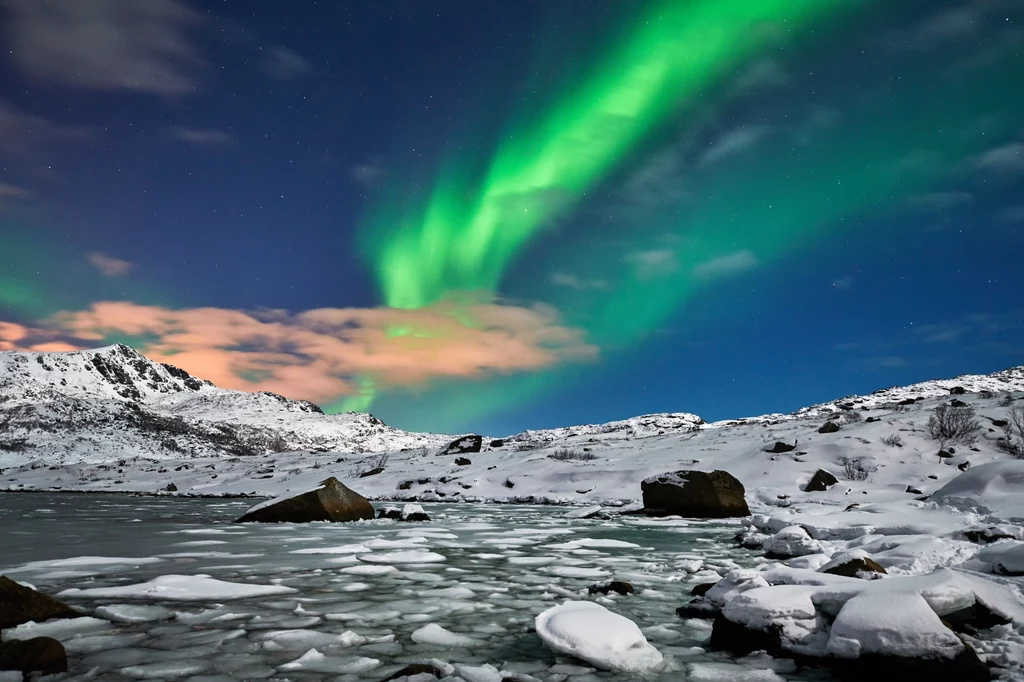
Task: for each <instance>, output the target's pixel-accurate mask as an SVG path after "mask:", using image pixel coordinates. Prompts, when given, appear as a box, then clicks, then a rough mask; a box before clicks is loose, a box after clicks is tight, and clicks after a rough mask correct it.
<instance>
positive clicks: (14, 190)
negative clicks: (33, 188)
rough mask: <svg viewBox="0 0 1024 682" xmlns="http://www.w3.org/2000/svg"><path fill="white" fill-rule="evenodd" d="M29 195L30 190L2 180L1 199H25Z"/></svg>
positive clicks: (0, 186)
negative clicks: (6, 183) (7, 183)
mask: <svg viewBox="0 0 1024 682" xmlns="http://www.w3.org/2000/svg"><path fill="white" fill-rule="evenodd" d="M28 196H29V193H28V190H26V189H23V188H21V187H17V186H15V185H5V184H4V183H2V182H0V199H25V198H27V197H28Z"/></svg>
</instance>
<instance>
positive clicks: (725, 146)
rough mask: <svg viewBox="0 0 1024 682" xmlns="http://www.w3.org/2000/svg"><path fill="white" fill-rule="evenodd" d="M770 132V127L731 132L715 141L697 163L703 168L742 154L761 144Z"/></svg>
mask: <svg viewBox="0 0 1024 682" xmlns="http://www.w3.org/2000/svg"><path fill="white" fill-rule="evenodd" d="M770 131H771V128H769V127H768V126H744V127H742V128H737V129H736V130H731V131H729V132H727V133H725V134H724V135H722V136H721V137H719V138H718V139H717V140H715V141H714V142H713V143H712V145H711V147H710V148H709V149H708V150H707V151H705V152H704V153H703V154H701V155H700V158H699V159H698V160H697V162H698V163H699V164H700V165H701V166H708V165H711V164H714V163H718V162H719V161H721V160H722V159H726V158H729V157H730V156H735V155H736V154H740V153H742V152H744V151H746V150H748V149H750V148H752V147H753V146H754V145H756V144H757V143H758V142H760V141H761V140H762V139H763V138H764V136H765V135H767V134H768V133H769V132H770Z"/></svg>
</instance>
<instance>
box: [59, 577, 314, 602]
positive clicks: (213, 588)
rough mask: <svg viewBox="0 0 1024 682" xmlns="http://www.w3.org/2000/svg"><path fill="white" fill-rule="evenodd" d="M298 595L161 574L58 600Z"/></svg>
mask: <svg viewBox="0 0 1024 682" xmlns="http://www.w3.org/2000/svg"><path fill="white" fill-rule="evenodd" d="M292 592H297V590H296V589H295V588H293V587H285V586H284V585H249V584H244V583H231V582H227V581H225V580H217V579H216V578H211V577H209V576H206V575H161V576H158V577H156V578H153V579H152V580H150V581H149V582H145V583H138V584H136V585H121V586H118V587H93V588H89V589H84V590H83V589H79V588H76V587H73V588H71V589H68V590H64V591H63V592H61V593H60V594H58V595H57V596H58V597H62V598H64V597H86V598H90V597H92V598H95V597H110V598H114V599H120V598H127V599H167V600H173V601H206V600H216V601H222V600H228V599H245V598H246V597H266V596H270V595H272V594H290V593H292Z"/></svg>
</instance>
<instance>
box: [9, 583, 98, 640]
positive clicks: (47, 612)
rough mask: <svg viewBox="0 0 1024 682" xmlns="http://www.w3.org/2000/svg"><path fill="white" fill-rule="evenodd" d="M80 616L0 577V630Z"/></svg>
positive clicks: (43, 596) (28, 588)
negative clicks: (32, 622)
mask: <svg viewBox="0 0 1024 682" xmlns="http://www.w3.org/2000/svg"><path fill="white" fill-rule="evenodd" d="M81 615H82V614H80V613H78V612H77V611H75V610H74V609H72V608H71V607H70V606H68V605H67V604H64V603H61V602H59V601H57V600H56V599H54V598H53V597H50V596H47V595H45V594H43V593H41V592H36V591H35V590H33V589H32V588H31V587H25V586H24V585H22V584H20V583H16V582H14V581H13V580H11V579H10V578H8V577H7V576H3V575H0V630H2V629H4V628H13V627H15V626H17V625H21V624H22V623H28V622H29V621H34V622H36V623H42V622H43V621H45V620H50V619H51V618H78V617H79V616H81Z"/></svg>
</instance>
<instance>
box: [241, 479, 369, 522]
mask: <svg viewBox="0 0 1024 682" xmlns="http://www.w3.org/2000/svg"><path fill="white" fill-rule="evenodd" d="M372 518H373V507H372V506H371V505H370V502H369V500H367V499H366V498H365V497H363V496H362V495H360V494H359V493H357V492H355V491H353V490H350V489H349V488H348V487H346V486H345V484H344V483H342V482H341V481H339V480H338V479H336V478H335V477H333V476H331V477H330V478H328V479H326V480H324V481H323V482H321V484H320V487H319V488H317V489H316V490H310V491H308V492H304V493H300V494H299V495H296V496H295V497H289V498H287V499H284V500H281V501H279V502H276V503H274V504H270V505H267V506H265V507H257V508H254V509H251V510H249V511H248V512H246V513H245V514H244V515H243V516H242V518H240V519H238V523H249V522H253V521H256V522H260V523H308V522H310V521H358V520H360V519H372Z"/></svg>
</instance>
